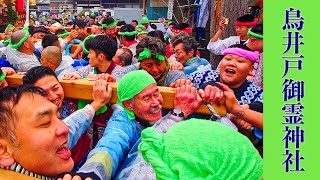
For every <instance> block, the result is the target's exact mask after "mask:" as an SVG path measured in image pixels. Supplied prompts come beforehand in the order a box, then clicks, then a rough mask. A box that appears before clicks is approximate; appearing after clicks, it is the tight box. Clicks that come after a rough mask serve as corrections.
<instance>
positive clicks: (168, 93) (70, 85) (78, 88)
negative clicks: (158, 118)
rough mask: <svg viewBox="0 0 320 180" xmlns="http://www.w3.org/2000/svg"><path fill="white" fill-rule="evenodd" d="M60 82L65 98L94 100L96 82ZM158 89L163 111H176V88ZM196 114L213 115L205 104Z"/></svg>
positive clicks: (11, 79) (15, 78)
mask: <svg viewBox="0 0 320 180" xmlns="http://www.w3.org/2000/svg"><path fill="white" fill-rule="evenodd" d="M22 77H23V75H18V74H13V75H10V76H7V77H6V80H7V81H8V83H9V85H13V84H22ZM59 82H60V84H61V86H62V88H63V90H64V95H65V98H70V99H79V100H93V99H92V85H93V83H94V81H88V80H62V79H59ZM109 84H110V85H111V87H112V97H111V100H110V102H109V103H110V104H115V103H116V102H117V100H118V97H117V83H109ZM158 88H159V91H160V93H161V94H162V96H163V103H162V107H163V109H168V110H172V109H174V107H173V100H174V95H175V88H169V87H162V86H158ZM221 104H222V103H221ZM212 106H213V108H214V109H215V111H216V112H217V113H218V114H219V115H222V116H223V115H225V114H226V113H227V110H226V107H225V105H224V104H222V105H217V104H212ZM195 112H196V113H200V114H209V115H211V112H210V111H209V109H208V107H207V106H206V105H204V104H202V105H201V106H200V107H199V108H198V109H197V110H196V111H195Z"/></svg>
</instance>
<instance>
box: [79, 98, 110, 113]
mask: <svg viewBox="0 0 320 180" xmlns="http://www.w3.org/2000/svg"><path fill="white" fill-rule="evenodd" d="M90 103H91V102H90V101H86V100H79V101H78V109H82V108H84V107H85V106H86V105H87V104H90ZM107 109H108V108H107V106H106V105H103V106H102V107H101V108H100V109H99V110H98V111H96V115H98V114H103V113H104V112H106V111H107Z"/></svg>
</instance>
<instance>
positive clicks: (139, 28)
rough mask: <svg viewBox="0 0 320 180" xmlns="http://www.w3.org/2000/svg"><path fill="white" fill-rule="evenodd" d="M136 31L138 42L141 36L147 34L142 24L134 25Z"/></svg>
mask: <svg viewBox="0 0 320 180" xmlns="http://www.w3.org/2000/svg"><path fill="white" fill-rule="evenodd" d="M135 28H136V31H137V40H138V42H140V41H141V40H142V39H143V38H145V37H147V36H148V32H147V30H146V28H145V27H144V26H143V25H142V24H138V25H137V26H136V27H135Z"/></svg>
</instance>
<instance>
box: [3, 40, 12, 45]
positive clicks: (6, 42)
mask: <svg viewBox="0 0 320 180" xmlns="http://www.w3.org/2000/svg"><path fill="white" fill-rule="evenodd" d="M10 42H11V39H7V40H3V41H2V44H4V45H8V44H10Z"/></svg>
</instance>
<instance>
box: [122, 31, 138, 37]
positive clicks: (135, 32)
mask: <svg viewBox="0 0 320 180" xmlns="http://www.w3.org/2000/svg"><path fill="white" fill-rule="evenodd" d="M118 34H119V35H121V36H134V35H136V34H137V31H131V32H128V31H127V32H118Z"/></svg>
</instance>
